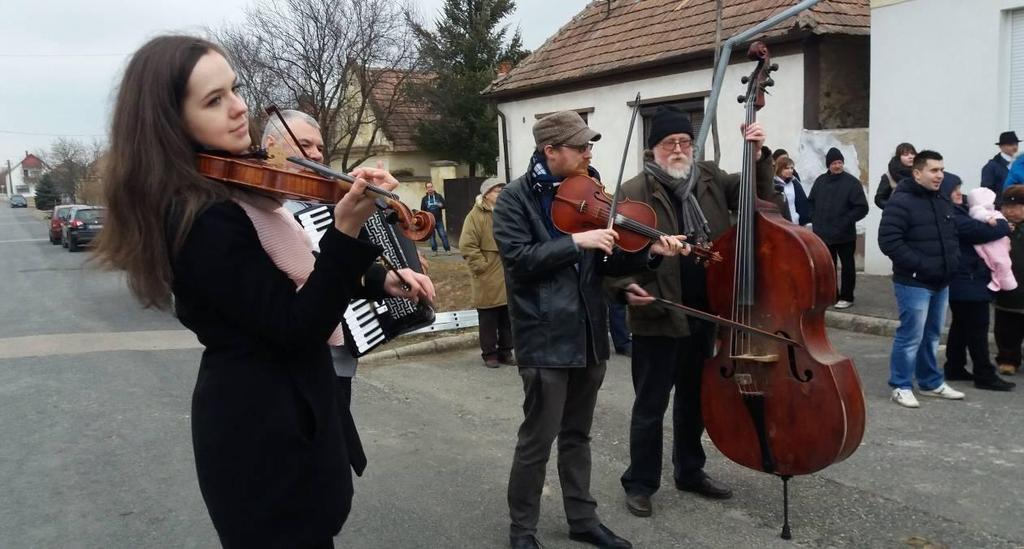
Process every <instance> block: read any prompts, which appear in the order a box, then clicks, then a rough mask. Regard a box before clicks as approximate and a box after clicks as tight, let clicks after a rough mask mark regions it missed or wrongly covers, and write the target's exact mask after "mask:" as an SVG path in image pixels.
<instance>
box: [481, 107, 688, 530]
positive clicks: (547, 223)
mask: <svg viewBox="0 0 1024 549" xmlns="http://www.w3.org/2000/svg"><path fill="white" fill-rule="evenodd" d="M533 137H534V141H535V143H536V150H535V151H534V153H533V156H532V157H531V158H530V167H529V169H528V170H527V172H526V174H525V175H523V176H521V177H519V178H518V179H516V180H514V181H512V182H511V183H509V184H508V186H506V187H505V190H504V191H502V193H501V194H500V195H498V202H497V204H496V205H495V207H494V238H495V240H496V241H497V243H498V250H499V253H500V254H501V259H502V262H503V263H504V266H505V282H506V288H507V293H508V306H509V313H510V317H511V319H512V339H513V345H514V346H515V353H516V359H517V361H518V363H519V375H520V377H522V379H523V391H524V393H525V400H524V401H523V414H524V416H525V417H524V419H523V423H522V425H521V426H520V427H519V440H518V443H517V444H516V450H515V456H514V457H513V460H512V472H511V474H510V475H509V481H508V506H509V515H510V517H511V520H512V524H511V527H510V530H509V537H510V542H511V545H512V547H513V548H514V549H532V548H536V547H539V544H538V542H537V538H536V534H537V521H538V519H539V517H540V497H541V491H542V490H543V488H544V476H545V472H546V470H547V462H548V457H549V456H550V454H551V444H552V443H553V442H554V440H555V438H556V437H557V438H558V477H559V480H560V481H561V484H562V500H563V504H564V506H565V515H566V519H567V520H568V522H569V538H570V539H573V540H576V541H582V542H584V543H589V544H592V545H596V546H598V547H602V548H609V549H624V548H629V547H632V545H631V544H630V543H629V542H628V541H626V540H624V539H622V538H620V537H618V536H616V535H615V534H614V533H613V532H612V531H611V530H609V529H608V528H606V527H605V526H604V525H603V524H601V520H600V519H599V518H598V516H597V502H596V501H595V500H594V497H593V496H592V495H591V494H590V427H591V423H592V422H593V419H594V405H595V404H596V402H597V392H598V389H600V388H601V383H602V381H603V380H604V372H605V362H606V361H607V360H608V336H607V330H608V324H607V316H606V311H607V308H606V302H605V298H604V293H603V289H602V286H601V282H602V279H603V276H604V275H605V274H615V275H622V274H625V273H628V272H633V271H641V270H644V269H647V268H649V264H650V261H653V262H654V263H653V264H656V262H657V261H658V259H654V260H649V258H650V257H651V256H650V255H649V253H648V252H650V253H653V254H659V255H675V254H678V253H685V252H686V250H688V248H686V247H685V246H684V244H683V243H682V240H681V238H675V237H668V236H665V237H662V238H661V240H660V241H659V242H656V243H654V244H653V245H652V246H650V248H649V249H648V250H645V251H642V252H640V253H637V254H624V253H622V252H621V250H614V251H613V247H614V245H615V238H616V236H617V235H616V233H615V231H613V230H611V229H595V230H591V231H586V232H581V233H575V234H571V235H567V234H564V233H562V232H561V231H559V230H558V229H557V228H555V226H554V223H553V221H552V219H551V205H552V203H553V201H554V198H555V193H556V191H557V188H558V186H559V185H560V184H561V182H562V180H563V179H565V178H566V177H568V176H571V175H578V174H587V173H589V174H590V176H592V177H595V178H599V175H598V173H597V170H595V169H594V168H592V167H591V166H590V160H591V157H592V156H591V147H592V146H593V144H592V142H593V141H597V140H598V139H600V138H601V134H599V133H597V132H595V131H594V130H592V129H590V128H588V127H587V125H586V123H585V122H583V119H582V118H580V115H579V114H577V113H575V112H572V111H563V112H558V113H555V114H552V115H548V116H546V117H544V118H542V119H540V120H539V121H537V123H536V124H534V126H533ZM606 256H607V260H605V259H604V258H605V257H606ZM627 290H628V291H630V292H632V295H634V300H637V302H639V301H645V302H647V303H649V302H651V301H653V298H651V297H650V296H648V295H647V294H646V292H644V291H643V290H642V289H640V287H639V286H636V285H633V286H630V287H629V288H627Z"/></svg>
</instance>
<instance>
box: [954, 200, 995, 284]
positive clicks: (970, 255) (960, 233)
mask: <svg viewBox="0 0 1024 549" xmlns="http://www.w3.org/2000/svg"><path fill="white" fill-rule="evenodd" d="M953 222H954V223H955V224H956V231H957V238H958V240H959V242H960V261H959V263H958V267H957V269H956V273H954V274H953V280H952V281H950V283H949V299H950V300H951V301H992V292H991V291H990V290H989V289H988V283H989V282H991V281H992V271H990V270H989V268H988V266H987V265H985V262H984V261H983V260H982V259H981V258H980V257H978V252H976V251H974V245H975V244H984V243H986V242H992V241H993V240H999V239H1000V238H1002V237H1004V236H1007V235H1009V234H1010V224H1009V223H1007V222H1006V220H1005V219H1000V220H999V222H998V223H996V225H995V226H992V225H989V224H988V223H984V222H982V221H978V220H977V219H974V218H972V217H971V216H970V214H969V213H967V206H966V205H956V204H954V205H953Z"/></svg>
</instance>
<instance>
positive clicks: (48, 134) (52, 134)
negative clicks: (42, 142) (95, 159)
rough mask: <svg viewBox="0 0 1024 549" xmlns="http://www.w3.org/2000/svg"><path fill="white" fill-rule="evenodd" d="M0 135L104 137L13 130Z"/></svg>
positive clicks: (92, 134) (102, 135)
mask: <svg viewBox="0 0 1024 549" xmlns="http://www.w3.org/2000/svg"><path fill="white" fill-rule="evenodd" d="M0 133H5V134H9V135H35V136H39V137H106V135H105V134H101V133H40V132H17V131H14V130H0Z"/></svg>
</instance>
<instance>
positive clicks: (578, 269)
mask: <svg viewBox="0 0 1024 549" xmlns="http://www.w3.org/2000/svg"><path fill="white" fill-rule="evenodd" d="M541 215H543V214H542V213H541V207H540V203H539V201H538V199H537V197H536V196H535V194H534V193H533V192H532V191H531V190H530V183H529V182H528V180H527V178H526V176H523V177H520V178H518V179H516V180H515V181H513V182H512V183H510V184H509V185H508V186H506V187H505V189H504V190H503V191H502V192H501V194H500V195H498V202H497V204H496V205H495V207H494V239H495V240H496V241H497V242H498V249H499V251H500V253H501V259H502V262H503V264H504V266H505V286H506V289H507V291H508V308H509V316H510V317H511V319H512V335H513V340H514V345H515V351H516V360H517V361H518V362H519V365H520V366H522V367H544V368H583V367H586V365H587V353H588V352H590V353H593V356H592V357H591V358H592V359H594V360H607V359H608V334H607V331H608V314H607V310H606V307H607V305H606V301H605V296H604V293H603V290H602V284H601V283H602V278H603V276H604V275H614V276H621V275H625V274H628V273H631V272H636V271H639V270H643V269H645V268H648V261H647V258H648V253H647V251H646V250H643V251H641V252H639V253H636V254H626V253H623V252H621V251H620V250H616V252H615V253H614V254H613V255H612V256H611V257H609V258H608V260H607V261H605V259H604V255H603V254H602V253H600V252H599V251H594V250H583V249H577V247H576V244H575V243H574V242H573V240H572V237H571V236H569V235H563V236H559V237H557V238H552V237H551V235H550V234H549V233H548V230H547V228H546V227H545V225H544V222H543V221H542V218H541ZM656 261H657V260H655V262H652V263H651V266H654V265H656ZM588 322H589V329H588V327H587V324H588ZM588 332H589V337H590V338H591V339H592V345H590V346H589V348H588V345H587V337H588Z"/></svg>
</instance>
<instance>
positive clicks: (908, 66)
mask: <svg viewBox="0 0 1024 549" xmlns="http://www.w3.org/2000/svg"><path fill="white" fill-rule="evenodd" d="M1018 8H1024V0H970V1H965V0H907V1H904V2H899V3H896V4H891V5H879V6H878V7H873V8H872V10H871V114H870V128H871V144H870V163H869V170H868V173H869V183H870V187H869V189H868V192H869V195H870V197H871V198H872V199H873V198H874V193H875V191H876V190H877V185H878V180H879V178H881V175H882V173H883V172H884V171H885V169H886V165H887V164H888V162H889V159H890V158H891V157H892V154H893V151H894V150H895V149H896V145H897V144H899V143H900V142H903V141H907V142H910V143H913V144H914V146H915V147H917V149H918V150H921V149H933V150H937V151H939V152H940V153H941V154H942V155H943V157H944V158H945V164H946V169H948V170H949V171H951V172H953V173H956V174H957V175H959V176H961V178H962V179H963V180H964V188H965V190H969V189H972V188H975V187H977V186H978V182H979V181H978V180H979V179H980V177H981V167H982V166H984V165H985V162H987V161H988V159H989V158H992V156H993V155H995V154H996V153H997V152H998V148H997V147H996V146H995V145H993V143H995V142H996V140H997V139H998V137H999V133H1000V132H1002V131H1006V130H1016V131H1017V132H1018V135H1019V134H1020V133H1021V132H1022V131H1024V128H1009V127H1007V125H1008V124H1009V119H1010V117H1009V80H1008V77H1007V68H1008V66H1009V55H1008V53H1009V48H1008V44H1009V34H1008V33H1009V29H1008V25H1007V10H1013V9H1018ZM881 217H882V213H881V211H879V210H878V208H876V207H875V205H874V201H873V200H871V211H870V213H869V214H868V217H867V218H866V219H865V225H866V226H867V237H866V243H865V244H866V249H865V271H866V272H869V273H874V274H886V273H889V272H891V263H890V261H889V258H887V257H885V256H884V255H882V253H881V252H880V251H879V250H878V223H879V221H880V220H881Z"/></svg>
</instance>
